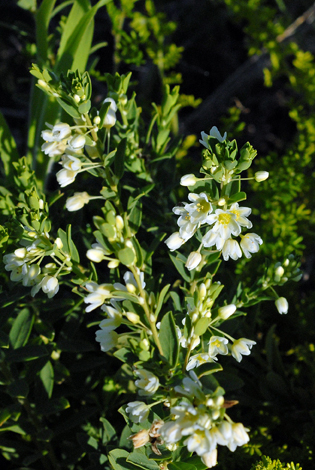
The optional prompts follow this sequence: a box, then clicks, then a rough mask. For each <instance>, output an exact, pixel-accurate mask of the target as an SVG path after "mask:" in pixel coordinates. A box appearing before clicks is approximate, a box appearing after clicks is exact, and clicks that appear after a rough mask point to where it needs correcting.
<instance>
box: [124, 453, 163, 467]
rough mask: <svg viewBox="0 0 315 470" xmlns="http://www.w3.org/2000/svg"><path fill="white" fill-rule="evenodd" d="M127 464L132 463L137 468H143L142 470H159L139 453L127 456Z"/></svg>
mask: <svg viewBox="0 0 315 470" xmlns="http://www.w3.org/2000/svg"><path fill="white" fill-rule="evenodd" d="M127 462H132V463H133V464H134V465H136V466H137V467H140V468H143V469H144V470H159V469H160V467H159V466H158V464H157V463H156V462H155V461H154V460H151V459H148V457H147V456H146V455H145V454H143V453H142V452H141V451H139V450H138V451H137V450H135V451H133V452H131V454H129V456H128V458H127Z"/></svg>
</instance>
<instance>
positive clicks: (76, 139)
mask: <svg viewBox="0 0 315 470" xmlns="http://www.w3.org/2000/svg"><path fill="white" fill-rule="evenodd" d="M85 140H86V139H85V135H82V134H76V135H74V136H73V137H71V139H69V140H68V145H67V148H68V149H69V150H71V151H72V152H76V153H77V152H78V151H79V150H81V149H83V147H84V145H85Z"/></svg>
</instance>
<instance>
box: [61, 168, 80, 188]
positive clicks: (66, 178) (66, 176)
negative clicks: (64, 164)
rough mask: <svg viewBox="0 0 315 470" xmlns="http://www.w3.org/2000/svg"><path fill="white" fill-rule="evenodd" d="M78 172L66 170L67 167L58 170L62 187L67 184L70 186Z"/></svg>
mask: <svg viewBox="0 0 315 470" xmlns="http://www.w3.org/2000/svg"><path fill="white" fill-rule="evenodd" d="M77 174H78V172H77V171H72V170H66V169H65V168H63V169H62V170H60V171H58V172H57V174H56V178H57V181H58V183H59V184H60V186H61V188H64V187H65V186H68V184H71V183H73V181H74V180H75V178H76V176H77Z"/></svg>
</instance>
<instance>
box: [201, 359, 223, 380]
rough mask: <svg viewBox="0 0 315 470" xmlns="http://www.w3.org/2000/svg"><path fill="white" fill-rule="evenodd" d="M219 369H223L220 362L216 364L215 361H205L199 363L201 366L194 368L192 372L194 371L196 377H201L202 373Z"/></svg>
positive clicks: (218, 370) (207, 373)
mask: <svg viewBox="0 0 315 470" xmlns="http://www.w3.org/2000/svg"><path fill="white" fill-rule="evenodd" d="M221 370H223V367H222V366H221V364H218V363H217V362H207V363H206V364H201V366H199V367H197V368H196V369H194V372H196V374H197V377H198V379H200V377H203V376H204V375H209V374H214V373H215V372H220V371H221Z"/></svg>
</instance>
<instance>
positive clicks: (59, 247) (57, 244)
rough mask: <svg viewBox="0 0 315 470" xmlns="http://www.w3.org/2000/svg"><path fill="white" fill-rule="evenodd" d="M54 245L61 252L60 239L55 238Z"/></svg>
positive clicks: (61, 244)
mask: <svg viewBox="0 0 315 470" xmlns="http://www.w3.org/2000/svg"><path fill="white" fill-rule="evenodd" d="M55 244H56V246H57V248H58V249H59V250H62V248H63V243H62V241H61V238H59V237H58V238H56V240H55Z"/></svg>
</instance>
